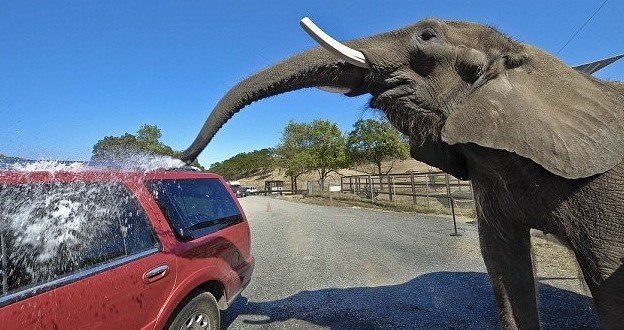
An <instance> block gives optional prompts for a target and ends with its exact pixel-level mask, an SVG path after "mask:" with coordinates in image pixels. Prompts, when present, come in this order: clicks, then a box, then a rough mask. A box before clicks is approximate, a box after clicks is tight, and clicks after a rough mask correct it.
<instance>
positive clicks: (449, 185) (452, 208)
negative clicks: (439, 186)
mask: <svg viewBox="0 0 624 330" xmlns="http://www.w3.org/2000/svg"><path fill="white" fill-rule="evenodd" d="M444 177H445V181H446V195H447V196H448V200H449V202H450V203H451V214H453V228H454V231H453V232H452V233H451V236H461V234H460V233H458V232H457V219H455V202H454V201H453V196H451V183H450V182H449V175H448V174H445V175H444Z"/></svg>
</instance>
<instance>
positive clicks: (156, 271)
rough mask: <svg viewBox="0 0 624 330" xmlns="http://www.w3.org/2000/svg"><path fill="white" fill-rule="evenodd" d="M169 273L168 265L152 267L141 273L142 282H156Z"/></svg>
mask: <svg viewBox="0 0 624 330" xmlns="http://www.w3.org/2000/svg"><path fill="white" fill-rule="evenodd" d="M167 274H169V266H168V265H160V266H157V267H154V268H152V269H150V270H148V271H147V272H145V274H143V282H144V283H146V284H149V283H153V282H156V281H158V280H160V279H161V278H163V277H165V276H167Z"/></svg>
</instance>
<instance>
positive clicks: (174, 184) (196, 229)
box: [147, 179, 243, 240]
mask: <svg viewBox="0 0 624 330" xmlns="http://www.w3.org/2000/svg"><path fill="white" fill-rule="evenodd" d="M147 186H148V188H149V189H150V191H151V192H152V195H153V196H154V198H155V199H156V201H157V202H158V205H159V206H160V209H161V210H162V212H163V214H165V216H166V217H167V219H168V221H169V223H170V224H171V225H172V227H173V228H174V231H175V233H176V235H177V237H178V238H179V239H182V240H190V239H195V238H198V237H201V236H204V235H208V234H211V233H214V232H216V231H218V230H221V229H223V228H226V227H229V226H231V225H234V224H237V223H240V222H242V221H243V217H242V215H241V212H240V210H239V209H238V206H237V205H236V203H235V202H234V200H233V199H232V196H231V195H230V193H229V191H228V190H227V188H226V187H225V186H224V185H223V184H221V181H219V180H217V179H180V180H153V181H149V182H147Z"/></svg>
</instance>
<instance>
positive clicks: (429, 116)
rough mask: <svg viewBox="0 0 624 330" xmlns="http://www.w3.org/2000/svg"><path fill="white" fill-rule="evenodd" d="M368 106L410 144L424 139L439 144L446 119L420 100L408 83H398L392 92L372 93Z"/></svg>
mask: <svg viewBox="0 0 624 330" xmlns="http://www.w3.org/2000/svg"><path fill="white" fill-rule="evenodd" d="M370 93H371V95H372V98H371V100H370V102H369V106H370V107H371V108H374V109H378V110H380V111H381V112H383V114H384V115H385V117H386V118H387V119H388V121H390V123H391V124H392V125H393V126H394V127H395V128H396V129H397V130H399V131H400V132H401V133H403V134H405V135H406V136H408V137H409V138H410V141H415V142H417V143H422V142H423V141H424V140H425V139H432V140H437V139H438V137H439V136H440V132H441V129H442V126H443V124H444V117H443V116H442V115H441V114H440V112H439V111H436V110H434V108H433V107H431V106H430V104H429V102H427V101H425V100H422V99H420V98H418V97H417V96H416V95H417V93H415V92H414V88H413V86H412V85H410V84H409V83H396V84H394V85H392V86H390V88H388V87H386V88H384V89H377V88H374V87H373V90H372V91H371V92H370Z"/></svg>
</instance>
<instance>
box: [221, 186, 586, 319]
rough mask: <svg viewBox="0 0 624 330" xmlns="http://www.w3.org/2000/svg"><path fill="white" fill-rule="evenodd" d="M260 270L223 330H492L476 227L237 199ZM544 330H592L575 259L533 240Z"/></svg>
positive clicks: (228, 315)
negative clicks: (455, 229)
mask: <svg viewBox="0 0 624 330" xmlns="http://www.w3.org/2000/svg"><path fill="white" fill-rule="evenodd" d="M239 201H240V202H241V204H242V205H243V208H244V209H245V212H246V213H247V216H248V218H249V221H250V227H251V231H252V241H253V254H254V256H255V257H256V269H255V272H254V278H253V279H252V282H251V284H250V285H249V287H247V289H246V290H245V291H244V292H243V294H242V296H241V297H240V298H239V299H238V300H237V301H236V302H235V303H234V304H233V305H232V306H231V307H230V308H229V309H228V310H226V311H224V312H223V314H222V327H223V328H224V329H293V328H295V329H297V328H298V329H327V328H330V329H495V328H498V320H497V314H496V309H495V306H494V301H493V295H492V290H491V287H490V284H489V282H488V279H487V274H486V273H485V266H484V264H483V260H482V258H481V255H480V253H479V247H478V242H477V232H476V228H475V226H474V225H473V224H470V223H467V222H469V221H470V219H466V218H460V219H459V220H458V229H459V232H460V233H461V234H462V236H460V237H452V236H450V235H449V234H450V233H452V232H453V222H452V220H450V219H451V218H450V217H448V216H431V215H420V214H410V213H396V212H387V211H379V210H367V209H359V208H342V207H328V206H319V205H308V204H301V203H295V202H291V201H286V200H280V199H275V198H269V197H262V196H251V197H246V198H242V199H240V200H239ZM533 246H534V249H533V255H534V259H535V260H536V262H535V263H536V276H537V279H538V280H539V282H538V285H537V287H538V295H539V298H540V315H541V319H542V325H543V327H544V328H546V329H581V328H595V327H596V318H595V315H594V313H593V312H592V310H591V304H590V300H589V298H588V297H587V296H588V290H586V289H585V288H584V286H583V284H582V279H580V278H579V271H578V270H577V267H576V265H575V264H574V260H573V258H572V257H571V255H570V253H569V252H568V251H567V250H566V249H565V248H563V247H561V246H560V245H558V244H555V243H553V242H551V241H550V240H548V239H545V238H542V237H534V239H533Z"/></svg>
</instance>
